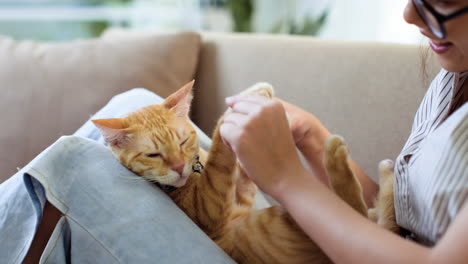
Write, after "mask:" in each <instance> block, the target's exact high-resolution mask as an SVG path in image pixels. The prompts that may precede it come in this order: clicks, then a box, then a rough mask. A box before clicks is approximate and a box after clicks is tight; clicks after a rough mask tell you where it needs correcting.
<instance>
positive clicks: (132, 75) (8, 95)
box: [0, 33, 200, 183]
mask: <svg viewBox="0 0 468 264" xmlns="http://www.w3.org/2000/svg"><path fill="white" fill-rule="evenodd" d="M199 48H200V36H199V35H198V34H195V33H180V34H152V35H148V36H132V37H128V38H125V39H110V38H109V39H93V40H80V41H74V42H68V43H42V42H34V41H16V40H13V39H10V38H7V37H0V87H1V91H2V96H0V120H1V121H2V131H1V132H0V150H1V152H0V183H1V182H2V181H4V180H6V179H7V178H8V177H10V176H11V175H13V174H14V173H15V172H16V168H18V167H23V166H24V165H26V164H27V163H28V162H29V161H30V160H31V159H32V158H34V157H35V156H36V155H37V154H39V153H40V152H41V151H42V150H44V149H45V148H46V147H47V146H49V145H50V144H51V143H53V142H54V141H56V140H57V139H58V138H59V137H60V136H62V135H69V134H72V133H73V132H75V131H76V130H77V129H78V128H79V127H80V126H81V125H82V124H83V123H84V122H85V121H86V120H88V119H89V118H90V116H91V115H92V114H94V113H95V112H96V111H97V110H99V109H100V108H101V107H103V106H104V105H105V104H106V103H107V102H108V101H109V100H110V99H111V98H112V96H114V95H116V94H118V93H121V92H124V91H127V90H130V89H132V88H134V87H145V88H147V89H149V90H151V91H154V92H156V93H158V94H160V95H161V96H167V95H169V94H171V93H172V92H174V91H176V90H177V89H178V88H179V87H181V86H182V85H183V84H185V83H187V82H189V81H190V80H192V79H193V76H194V74H195V69H196V65H197V59H198V53H199Z"/></svg>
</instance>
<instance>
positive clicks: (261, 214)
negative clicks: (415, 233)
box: [93, 82, 398, 264]
mask: <svg viewBox="0 0 468 264" xmlns="http://www.w3.org/2000/svg"><path fill="white" fill-rule="evenodd" d="M192 86H193V82H192V83H189V84H187V85H185V86H184V87H182V88H181V89H180V90H179V91H177V92H176V93H174V94H172V95H171V96H169V97H168V98H167V99H166V100H165V102H164V103H163V104H162V105H154V106H149V107H145V108H142V109H140V110H137V111H135V112H133V113H130V114H129V115H128V116H126V117H123V118H119V119H100V120H93V122H94V123H95V124H96V126H97V127H98V128H99V129H100V131H101V133H102V134H103V136H104V138H105V139H106V141H107V142H108V143H109V146H110V148H111V150H112V152H113V153H114V155H115V156H116V157H117V159H118V160H119V161H120V162H121V163H122V164H123V165H124V166H126V167H127V168H129V169H130V170H132V171H133V172H135V173H136V174H138V175H140V176H142V177H143V178H145V179H147V180H149V181H151V182H157V183H159V184H163V185H171V186H175V187H177V188H176V189H175V190H173V191H171V192H168V193H167V194H168V195H169V196H170V197H171V199H172V200H173V201H174V202H175V203H176V204H177V205H178V206H179V208H181V209H182V210H183V211H184V212H185V213H186V214H187V215H188V216H189V217H190V218H191V219H192V220H193V221H194V222H195V223H196V224H197V225H198V226H199V227H200V228H201V229H202V230H203V231H204V232H205V233H206V234H207V235H208V236H209V237H210V238H211V239H213V240H214V241H215V242H216V243H217V244H218V245H219V246H220V247H221V248H222V249H223V250H224V251H225V252H226V253H227V254H228V255H230V256H231V257H232V258H233V259H234V260H235V261H237V262H238V263H269V264H270V263H271V264H273V263H291V264H295V263H298V264H299V263H301V264H302V263H331V261H330V259H329V258H328V257H327V256H326V255H325V254H324V253H323V252H322V251H321V250H320V248H319V247H318V246H317V245H316V244H315V243H314V242H313V241H312V240H311V239H310V238H309V237H308V236H307V235H306V234H305V233H304V232H303V231H302V230H301V228H300V227H299V226H298V225H297V224H296V222H295V221H294V219H292V217H291V216H290V215H289V214H288V213H287V212H286V211H285V210H284V209H283V208H282V207H281V206H272V207H269V208H265V209H262V210H254V209H253V202H254V197H255V193H256V189H257V188H256V186H255V184H254V183H253V182H252V181H251V180H250V179H249V178H248V177H247V176H246V175H245V173H244V172H243V170H242V169H241V167H240V165H239V164H238V162H237V159H236V156H235V155H234V153H233V152H232V151H231V149H230V148H229V147H228V146H226V145H225V144H224V142H223V140H222V138H221V136H220V134H219V126H220V124H221V123H222V117H221V118H220V120H219V121H218V124H217V126H216V128H215V130H214V133H213V138H212V140H213V141H212V145H211V148H210V150H209V152H208V153H207V152H205V151H204V150H203V149H201V148H199V146H198V141H197V137H196V134H195V131H194V129H193V127H191V125H190V123H189V117H188V109H189V108H190V102H191V100H192V92H191V90H192ZM244 93H247V94H256V95H260V96H264V97H267V98H271V97H273V88H272V87H271V86H270V85H267V84H258V85H256V86H254V87H252V88H250V89H248V90H246V91H245V92H244ZM228 111H229V110H228ZM325 148H326V150H325V154H324V155H325V157H324V165H325V167H326V169H327V172H328V176H329V180H330V186H331V188H332V189H333V190H334V191H335V192H336V194H337V195H338V196H340V197H341V198H342V199H343V200H344V201H346V202H347V203H348V204H349V205H350V206H352V207H353V208H354V209H355V210H357V211H358V212H359V213H361V214H362V215H364V216H369V218H370V219H372V220H373V221H376V222H378V223H379V224H381V225H382V226H383V227H384V228H387V229H390V230H392V231H394V232H397V230H398V227H397V226H396V223H395V218H394V210H393V176H392V168H391V164H390V163H388V162H387V163H385V164H383V165H382V166H380V170H381V174H383V175H384V176H385V177H382V178H381V182H380V185H381V186H385V187H384V188H382V190H385V192H386V193H382V192H381V193H380V196H379V199H378V201H377V203H376V205H377V206H378V207H377V208H373V209H370V210H369V211H368V209H367V206H366V204H365V203H364V199H363V195H362V189H361V186H360V184H359V182H358V180H357V179H356V177H355V176H354V174H353V172H352V170H351V169H350V167H349V165H348V152H347V149H346V145H345V143H344V141H343V140H342V138H341V137H339V136H332V137H330V138H329V139H328V140H327V142H326V145H325ZM198 155H199V156H200V160H201V162H202V163H203V164H204V165H205V168H204V170H203V171H202V172H193V171H192V170H191V167H192V165H193V163H194V162H195V160H196V157H197V156H198ZM181 164H183V165H181ZM182 167H183V169H181V168H182ZM160 175H163V176H160ZM382 218H385V219H382Z"/></svg>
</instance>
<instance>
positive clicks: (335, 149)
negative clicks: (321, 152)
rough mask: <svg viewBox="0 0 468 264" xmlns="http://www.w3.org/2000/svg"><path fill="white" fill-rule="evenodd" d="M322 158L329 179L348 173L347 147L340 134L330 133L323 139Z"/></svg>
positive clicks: (333, 179) (332, 179) (335, 178)
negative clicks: (323, 150)
mask: <svg viewBox="0 0 468 264" xmlns="http://www.w3.org/2000/svg"><path fill="white" fill-rule="evenodd" d="M323 160H324V164H325V168H326V169H327V172H328V174H329V177H330V180H331V181H337V180H338V177H341V176H344V175H347V174H348V173H347V171H348V169H349V165H348V147H347V146H346V143H345V142H344V139H343V138H342V137H341V136H339V135H331V136H330V137H329V138H328V139H327V140H326V141H325V156H324V159H323Z"/></svg>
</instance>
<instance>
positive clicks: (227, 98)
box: [225, 96, 234, 104]
mask: <svg viewBox="0 0 468 264" xmlns="http://www.w3.org/2000/svg"><path fill="white" fill-rule="evenodd" d="M225 101H226V104H231V103H232V102H234V96H229V97H226V99H225Z"/></svg>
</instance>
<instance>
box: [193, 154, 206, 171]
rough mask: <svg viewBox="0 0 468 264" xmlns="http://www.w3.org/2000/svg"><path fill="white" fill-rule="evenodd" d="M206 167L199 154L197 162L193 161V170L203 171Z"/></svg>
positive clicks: (196, 158)
mask: <svg viewBox="0 0 468 264" xmlns="http://www.w3.org/2000/svg"><path fill="white" fill-rule="evenodd" d="M204 168H205V167H203V164H202V163H201V162H200V156H199V155H197V156H196V157H195V163H193V165H192V171H193V172H198V173H201V172H202V170H203V169H204Z"/></svg>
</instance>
